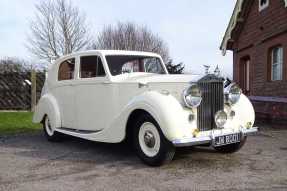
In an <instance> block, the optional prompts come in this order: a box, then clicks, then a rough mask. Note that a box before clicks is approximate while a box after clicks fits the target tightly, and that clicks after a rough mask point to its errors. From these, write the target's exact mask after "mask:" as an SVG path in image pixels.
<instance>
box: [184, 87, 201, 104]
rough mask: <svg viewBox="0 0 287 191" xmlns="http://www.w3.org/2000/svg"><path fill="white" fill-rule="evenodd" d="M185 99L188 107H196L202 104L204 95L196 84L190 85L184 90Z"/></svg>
mask: <svg viewBox="0 0 287 191" xmlns="http://www.w3.org/2000/svg"><path fill="white" fill-rule="evenodd" d="M183 100H184V103H185V105H186V106H187V107H189V108H196V107H198V106H199V105H200V103H201V100H202V97H201V91H200V89H199V87H198V86H197V85H195V84H193V85H191V86H190V87H188V88H187V89H186V90H184V92H183Z"/></svg>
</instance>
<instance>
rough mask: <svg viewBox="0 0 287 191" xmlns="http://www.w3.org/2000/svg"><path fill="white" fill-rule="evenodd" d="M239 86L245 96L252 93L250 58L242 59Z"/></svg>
mask: <svg viewBox="0 0 287 191" xmlns="http://www.w3.org/2000/svg"><path fill="white" fill-rule="evenodd" d="M239 85H240V87H241V89H242V91H243V93H244V94H246V95H249V93H250V58H245V59H242V60H241V62H240V67H239Z"/></svg>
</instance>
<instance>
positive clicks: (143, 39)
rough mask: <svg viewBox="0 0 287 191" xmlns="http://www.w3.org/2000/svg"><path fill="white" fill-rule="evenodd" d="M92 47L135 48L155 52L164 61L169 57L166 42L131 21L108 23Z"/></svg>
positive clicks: (144, 27)
mask: <svg viewBox="0 0 287 191" xmlns="http://www.w3.org/2000/svg"><path fill="white" fill-rule="evenodd" d="M93 48H94V49H114V50H137V51H148V52H155V53H158V54H160V55H161V56H162V58H163V60H164V61H165V62H167V61H168V59H169V50H168V47H167V44H166V43H165V42H164V41H163V40H162V39H161V38H160V37H159V36H158V35H156V34H153V33H152V32H151V30H149V29H148V28H147V27H146V26H139V25H136V24H134V23H131V22H127V23H123V22H118V23H117V25H115V26H114V25H108V26H106V27H104V29H103V30H102V31H101V32H100V34H99V36H98V37H97V39H96V41H95V42H94V45H93Z"/></svg>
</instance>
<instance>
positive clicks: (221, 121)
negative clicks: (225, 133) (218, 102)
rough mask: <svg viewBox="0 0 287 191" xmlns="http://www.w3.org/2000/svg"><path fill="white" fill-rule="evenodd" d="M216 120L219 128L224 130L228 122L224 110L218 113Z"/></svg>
mask: <svg viewBox="0 0 287 191" xmlns="http://www.w3.org/2000/svg"><path fill="white" fill-rule="evenodd" d="M214 120H215V123H216V126H217V127H219V128H223V126H224V125H225V123H226V121H227V114H226V113H225V111H223V110H221V111H218V112H217V113H216V114H215V116H214Z"/></svg>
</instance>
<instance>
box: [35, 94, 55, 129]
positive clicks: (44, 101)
mask: <svg viewBox="0 0 287 191" xmlns="http://www.w3.org/2000/svg"><path fill="white" fill-rule="evenodd" d="M45 115H48V116H49V119H50V122H51V125H52V126H53V127H61V117H60V110H59V107H58V104H57V100H56V99H55V98H54V96H52V95H50V94H45V95H44V96H42V97H41V99H40V100H39V102H38V104H37V106H36V109H35V113H34V116H33V122H34V123H40V122H41V121H42V120H43V118H44V116H45Z"/></svg>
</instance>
